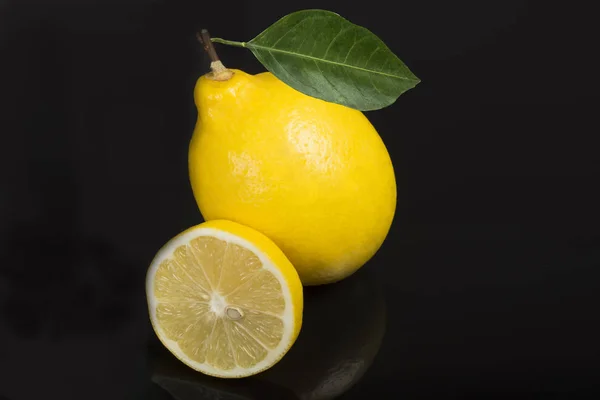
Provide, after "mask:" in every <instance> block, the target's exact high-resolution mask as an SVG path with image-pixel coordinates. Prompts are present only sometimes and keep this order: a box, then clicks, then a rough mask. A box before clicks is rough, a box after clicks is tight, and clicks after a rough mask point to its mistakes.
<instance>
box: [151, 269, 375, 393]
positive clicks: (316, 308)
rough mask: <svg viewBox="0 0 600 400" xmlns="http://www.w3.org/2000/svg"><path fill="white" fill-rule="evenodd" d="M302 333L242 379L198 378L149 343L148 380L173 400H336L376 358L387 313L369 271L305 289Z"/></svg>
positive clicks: (373, 277) (197, 375) (362, 270)
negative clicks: (286, 349)
mask: <svg viewBox="0 0 600 400" xmlns="http://www.w3.org/2000/svg"><path fill="white" fill-rule="evenodd" d="M303 319H304V320H303V324H302V330H301V331H300V335H299V336H298V339H297V340H296V343H295V344H294V345H293V346H292V348H291V349H290V351H289V352H288V353H287V354H286V355H285V356H284V357H283V358H282V359H281V360H280V361H279V362H278V363H277V364H276V365H274V366H273V367H272V368H270V369H268V370H267V371H264V372H262V373H260V374H258V375H255V376H252V377H249V378H244V379H235V380H232V379H219V378H213V377H210V376H207V375H204V374H202V373H200V372H196V371H194V370H192V369H191V368H189V367H187V366H185V365H184V364H183V363H181V362H180V361H179V360H177V359H176V358H175V357H173V356H172V355H171V353H169V352H168V351H167V350H166V349H164V348H163V347H162V345H161V344H160V343H157V342H156V341H155V342H153V343H152V346H151V348H150V356H149V360H150V362H151V371H152V380H153V382H154V383H156V384H157V385H159V386H160V387H162V388H163V389H164V390H166V391H168V392H169V393H170V394H171V395H172V396H173V398H175V399H177V400H200V399H204V398H213V397H214V398H219V399H239V400H242V399H243V400H250V399H252V400H254V399H260V400H269V399H300V400H325V399H335V398H337V397H339V396H341V395H342V394H343V393H345V392H347V391H348V390H349V389H350V388H351V387H352V386H354V385H355V384H356V383H357V382H358V381H359V380H360V379H361V378H362V377H363V375H364V374H365V372H366V371H367V370H368V369H369V367H370V366H371V364H372V363H373V360H374V359H375V356H376V355H377V353H378V352H379V348H380V346H381V342H382V340H383V336H384V333H385V322H386V321H385V320H386V309H385V301H384V297H383V293H382V289H381V285H380V282H379V281H378V278H377V276H376V273H375V271H374V270H373V268H369V266H368V265H366V266H365V267H364V268H362V269H361V270H359V271H358V272H356V273H355V274H353V275H351V276H350V277H348V278H346V279H345V280H343V281H341V282H338V283H334V284H330V285H323V286H313V287H305V288H304V316H303Z"/></svg>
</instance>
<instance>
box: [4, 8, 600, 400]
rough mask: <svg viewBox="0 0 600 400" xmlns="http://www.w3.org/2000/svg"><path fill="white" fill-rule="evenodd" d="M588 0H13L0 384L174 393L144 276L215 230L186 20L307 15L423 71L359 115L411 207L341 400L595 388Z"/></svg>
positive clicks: (377, 266)
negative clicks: (366, 341) (197, 186)
mask: <svg viewBox="0 0 600 400" xmlns="http://www.w3.org/2000/svg"><path fill="white" fill-rule="evenodd" d="M271 3H272V4H271ZM580 4H583V2H581V3H568V2H557V3H556V4H552V3H551V2H533V1H521V0H504V1H480V0H455V1H442V0H421V1H400V2H389V3H388V2H387V1H382V0H371V1H368V2H355V3H353V2H350V1H348V2H342V1H337V2H336V1H321V2H298V1H297V2H294V3H291V2H290V3H288V2H283V1H280V2H263V1H253V2H246V3H241V2H235V1H222V2H219V1H201V0H195V1H190V0H186V1H178V0H172V1H166V0H124V1H116V0H115V1H94V0H48V1H44V2H42V1H36V0H14V1H7V0H0V50H1V52H0V106H1V108H0V133H1V135H2V136H1V143H2V144H1V145H0V154H1V157H0V178H1V184H2V186H1V189H0V243H1V246H0V256H1V262H0V266H1V269H0V301H1V303H0V304H1V310H0V318H1V319H0V322H1V323H0V339H1V340H0V398H2V396H4V397H5V398H7V399H10V400H19V399H23V400H28V399H37V398H41V396H44V397H48V398H54V397H56V398H63V399H96V398H97V399H105V398H111V399H132V398H140V399H141V398H144V399H163V398H164V399H168V398H170V397H169V395H168V394H166V392H164V391H163V390H162V389H160V388H158V387H157V386H156V385H155V384H154V383H152V382H151V381H150V378H149V376H150V373H151V371H150V370H149V367H148V365H147V359H148V353H147V344H148V343H149V342H150V343H151V342H152V340H153V339H152V338H153V334H152V331H151V328H150V327H149V324H148V322H147V314H146V308H145V307H146V305H145V298H144V292H143V283H144V275H145V270H146V267H147V265H148V263H149V262H150V261H151V259H152V257H153V256H154V253H155V252H156V250H157V249H158V248H159V247H160V246H161V245H162V244H163V243H164V242H166V241H167V240H168V239H169V238H170V237H172V236H173V235H175V234H176V233H178V232H179V231H181V230H183V229H185V228H187V227H189V226H191V225H194V224H196V223H199V222H201V216H200V214H199V213H198V211H197V208H196V206H195V203H194V200H193V197H192V194H191V189H190V187H189V183H188V180H187V179H188V178H187V158H186V157H187V146H188V143H189V139H190V137H191V132H192V130H193V126H194V123H195V120H196V111H195V107H194V104H193V99H192V91H193V86H194V84H195V80H196V79H197V78H198V77H199V76H200V75H201V74H203V73H205V72H207V71H208V60H207V58H206V56H205V55H204V54H203V50H202V48H201V47H200V46H199V44H198V43H197V41H196V39H195V37H194V34H195V32H196V31H197V30H199V29H200V28H204V27H206V28H208V29H209V30H210V31H211V33H213V35H215V36H219V37H224V38H227V39H231V40H241V41H244V40H249V39H251V38H252V37H254V36H255V35H256V34H258V33H259V32H260V31H261V30H263V29H264V28H266V27H267V26H268V25H270V24H271V23H273V22H274V21H275V20H277V19H278V18H280V17H281V16H283V15H285V14H287V13H289V12H292V11H295V10H298V9H303V8H324V9H330V10H333V11H336V12H338V13H340V14H341V15H342V16H344V17H346V18H348V19H350V20H351V21H352V22H355V23H357V24H359V25H363V26H365V27H367V28H369V29H371V30H372V31H373V32H374V33H375V34H377V35H378V36H379V37H381V38H382V39H383V40H384V41H385V42H386V44H388V46H389V47H390V48H391V49H392V50H393V51H394V52H395V53H396V54H398V56H399V57H400V58H401V59H402V60H403V61H405V62H406V64H407V65H408V66H409V67H410V68H411V70H412V71H413V72H415V74H416V75H417V76H419V78H421V79H422V83H421V84H420V85H418V86H417V88H415V89H413V90H411V91H409V92H407V93H406V94H404V95H403V96H401V97H400V99H399V100H398V101H397V102H396V103H395V104H394V105H392V106H391V107H388V108H386V109H383V110H379V111H374V112H369V113H368V114H367V115H368V117H369V119H370V120H371V121H372V123H373V124H374V125H375V127H376V128H377V129H378V131H379V132H380V134H381V136H382V138H383V140H384V141H385V143H386V145H387V146H388V149H389V152H390V154H391V157H392V160H393V162H394V166H395V171H396V176H397V184H398V208H397V213H396V218H395V221H394V224H393V226H392V230H391V232H390V235H389V236H388V238H387V240H386V242H385V244H384V245H383V247H382V248H381V250H380V251H379V253H378V254H377V255H376V256H375V258H374V259H373V260H372V261H371V262H370V263H369V264H367V266H365V269H370V270H372V271H376V272H377V276H378V277H379V279H380V281H381V287H382V290H383V294H384V297H385V302H386V309H387V325H386V326H387V329H386V333H385V337H384V342H383V345H382V348H381V350H380V351H379V353H378V355H377V358H376V359H375V362H374V364H373V366H372V367H371V368H370V369H369V370H368V371H367V372H366V374H365V376H364V378H363V379H362V380H361V381H360V382H359V383H358V384H356V385H355V386H354V387H353V388H352V389H351V390H350V391H348V392H346V394H345V395H344V397H343V398H348V399H358V398H363V397H366V396H379V398H406V399H413V398H415V399H421V398H439V399H450V398H473V399H476V398H490V397H494V398H495V397H498V398H505V397H504V396H507V397H509V398H514V397H519V398H521V397H522V398H561V399H562V398H564V399H574V398H583V397H586V396H590V397H594V393H595V395H596V396H598V395H599V394H600V391H599V390H598V387H597V386H594V385H597V383H598V372H599V371H598V367H597V362H598V361H599V357H598V356H599V353H600V346H599V345H598V338H599V337H600V329H599V326H600V324H599V317H598V304H597V303H598V301H597V296H596V294H597V291H598V288H599V286H600V285H599V283H598V274H597V272H596V270H597V269H598V267H600V234H599V226H600V213H599V212H598V208H599V204H600V191H599V190H598V182H599V180H598V178H599V174H598V164H599V155H598V146H597V145H596V143H595V137H596V136H598V133H599V132H600V130H599V129H598V124H597V119H598V115H597V110H598V85H597V83H598V79H597V74H598V71H599V69H598V64H597V63H595V57H596V55H597V52H598V45H597V40H596V39H595V34H596V32H595V31H596V29H595V25H596V24H597V22H596V19H595V14H594V13H593V12H592V10H591V8H588V7H583V6H582V5H580ZM218 51H219V53H220V56H221V58H222V60H223V61H224V63H225V64H226V65H227V66H231V67H235V68H240V69H244V70H246V71H248V72H251V73H256V72H260V71H262V70H263V67H262V66H261V65H260V64H259V63H258V62H257V61H256V60H255V59H254V58H253V56H252V54H251V53H250V52H249V51H247V50H244V49H238V48H229V47H225V46H218ZM299 373H301V371H299ZM385 393H387V394H385ZM198 398H203V397H198ZM257 398H261V397H257ZM264 398H267V397H266V395H265V397H264Z"/></svg>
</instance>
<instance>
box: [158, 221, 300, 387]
mask: <svg viewBox="0 0 600 400" xmlns="http://www.w3.org/2000/svg"><path fill="white" fill-rule="evenodd" d="M146 292H147V298H148V305H149V311H150V319H151V322H152V326H153V328H154V330H155V332H156V334H157V336H158V338H159V339H160V341H161V342H162V343H163V344H164V345H165V347H167V348H168V349H169V350H170V351H171V352H172V353H173V354H174V355H175V356H176V357H177V358H179V359H180V360H181V361H182V362H184V363H185V364H187V365H188V366H190V367H191V368H193V369H195V370H198V371H200V372H203V373H205V374H207V375H213V376H219V377H226V378H234V377H243V376H249V375H253V374H256V373H258V372H260V371H262V370H265V369H267V368H269V367H271V366H272V365H273V364H275V363H276V362H277V361H279V359H281V357H283V355H284V354H285V353H286V352H287V351H288V350H289V348H290V347H291V346H292V344H293V343H294V341H295V340H296V337H297V336H298V333H299V331H300V326H301V323H302V322H301V321H302V307H303V297H302V285H301V283H300V279H299V278H298V274H297V273H296V271H295V269H294V267H293V266H292V264H290V262H289V261H288V260H287V258H286V257H285V256H284V255H283V253H282V252H281V250H279V248H277V246H276V245H275V244H274V243H273V242H271V240H269V239H268V238H267V237H265V236H264V235H262V234H261V233H259V232H256V231H254V230H253V229H251V228H248V227H245V226H242V225H239V224H237V223H233V222H229V221H211V222H205V223H203V224H200V225H197V226H195V227H193V228H190V229H188V230H186V231H185V232H183V233H181V234H179V235H177V236H176V237H174V238H173V239H171V240H170V241H169V242H168V243H167V244H166V245H165V246H164V247H163V248H162V249H161V250H160V251H159V252H158V254H157V255H156V257H155V258H154V260H153V261H152V264H151V265H150V268H149V269H148V274H147V279H146Z"/></svg>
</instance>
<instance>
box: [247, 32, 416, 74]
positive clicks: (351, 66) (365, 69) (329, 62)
mask: <svg viewBox="0 0 600 400" xmlns="http://www.w3.org/2000/svg"><path fill="white" fill-rule="evenodd" d="M247 47H250V48H252V47H254V48H255V49H260V50H264V51H268V52H269V53H271V54H272V53H281V54H287V55H290V56H296V57H298V58H305V59H308V60H312V61H316V62H322V63H325V64H333V65H337V66H340V67H346V68H350V69H356V70H358V71H363V72H367V73H371V74H376V75H382V76H385V77H388V78H394V79H400V80H405V81H414V79H411V78H408V77H406V76H399V75H393V74H389V73H387V72H383V71H377V70H371V69H367V68H363V67H359V66H356V65H352V64H342V63H339V62H336V61H331V60H325V59H321V58H318V57H313V56H309V55H306V54H300V53H295V52H293V51H288V50H282V49H274V48H270V47H267V46H262V45H259V44H255V43H252V42H249V43H248V45H247ZM378 49H379V48H378ZM273 58H275V56H274V55H273Z"/></svg>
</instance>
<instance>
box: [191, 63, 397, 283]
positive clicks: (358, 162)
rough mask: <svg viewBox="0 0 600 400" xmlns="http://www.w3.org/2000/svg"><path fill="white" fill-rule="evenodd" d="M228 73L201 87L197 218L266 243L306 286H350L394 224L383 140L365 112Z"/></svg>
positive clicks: (264, 77)
mask: <svg viewBox="0 0 600 400" xmlns="http://www.w3.org/2000/svg"><path fill="white" fill-rule="evenodd" d="M228 71H229V74H220V76H219V77H217V76H216V74H213V73H209V74H206V75H204V76H202V77H200V78H199V79H198V81H197V83H196V87H195V94H194V96H195V103H196V105H197V108H198V120H197V123H196V126H195V129H194V133H193V136H192V139H191V142H190V146H189V174H190V182H191V186H192V189H193V193H194V197H195V199H196V201H197V204H198V207H199V209H200V212H201V213H202V215H203V216H204V218H205V219H206V220H214V219H227V220H231V221H235V222H238V223H241V224H243V225H246V226H249V227H252V228H254V229H256V230H258V231H260V232H262V233H263V234H265V235H266V236H268V237H269V238H270V239H272V240H273V241H274V242H275V243H276V244H277V245H278V246H279V247H280V248H281V250H283V252H284V253H285V254H286V256H287V257H288V259H289V260H290V261H291V262H292V264H293V265H294V267H296V269H297V271H298V274H299V276H300V279H301V280H302V283H303V284H304V285H319V284H327V283H332V282H336V281H339V280H341V279H344V278H346V277H347V276H349V275H351V274H352V273H354V272H355V271H356V270H358V269H359V268H360V267H362V266H363V265H364V264H365V263H366V262H367V261H368V260H369V259H370V258H371V257H372V256H373V255H374V254H375V253H376V252H377V250H378V249H379V248H380V246H381V245H382V243H383V241H384V239H385V238H386V236H387V234H388V232H389V229H390V226H391V223H392V220H393V217H394V212H395V207H396V181H395V176H394V169H393V165H392V162H391V160H390V157H389V154H388V151H387V149H386V146H385V145H384V143H383V141H382V140H381V137H380V136H379V134H378V133H377V131H376V130H375V128H374V127H373V125H372V124H371V123H370V122H369V120H368V119H367V118H366V116H365V115H364V114H363V113H362V112H360V111H358V110H355V109H351V108H348V107H345V106H342V105H339V104H334V103H330V102H326V101H323V100H320V99H316V98H314V97H310V96H307V95H305V94H302V93H300V92H298V91H296V90H295V89H293V88H291V87H290V86H288V85H286V84H285V83H283V82H282V81H280V80H279V79H277V78H276V77H275V76H274V75H273V74H271V73H270V72H265V73H260V74H257V75H249V74H247V73H245V72H243V71H241V70H237V69H231V70H228Z"/></svg>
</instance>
